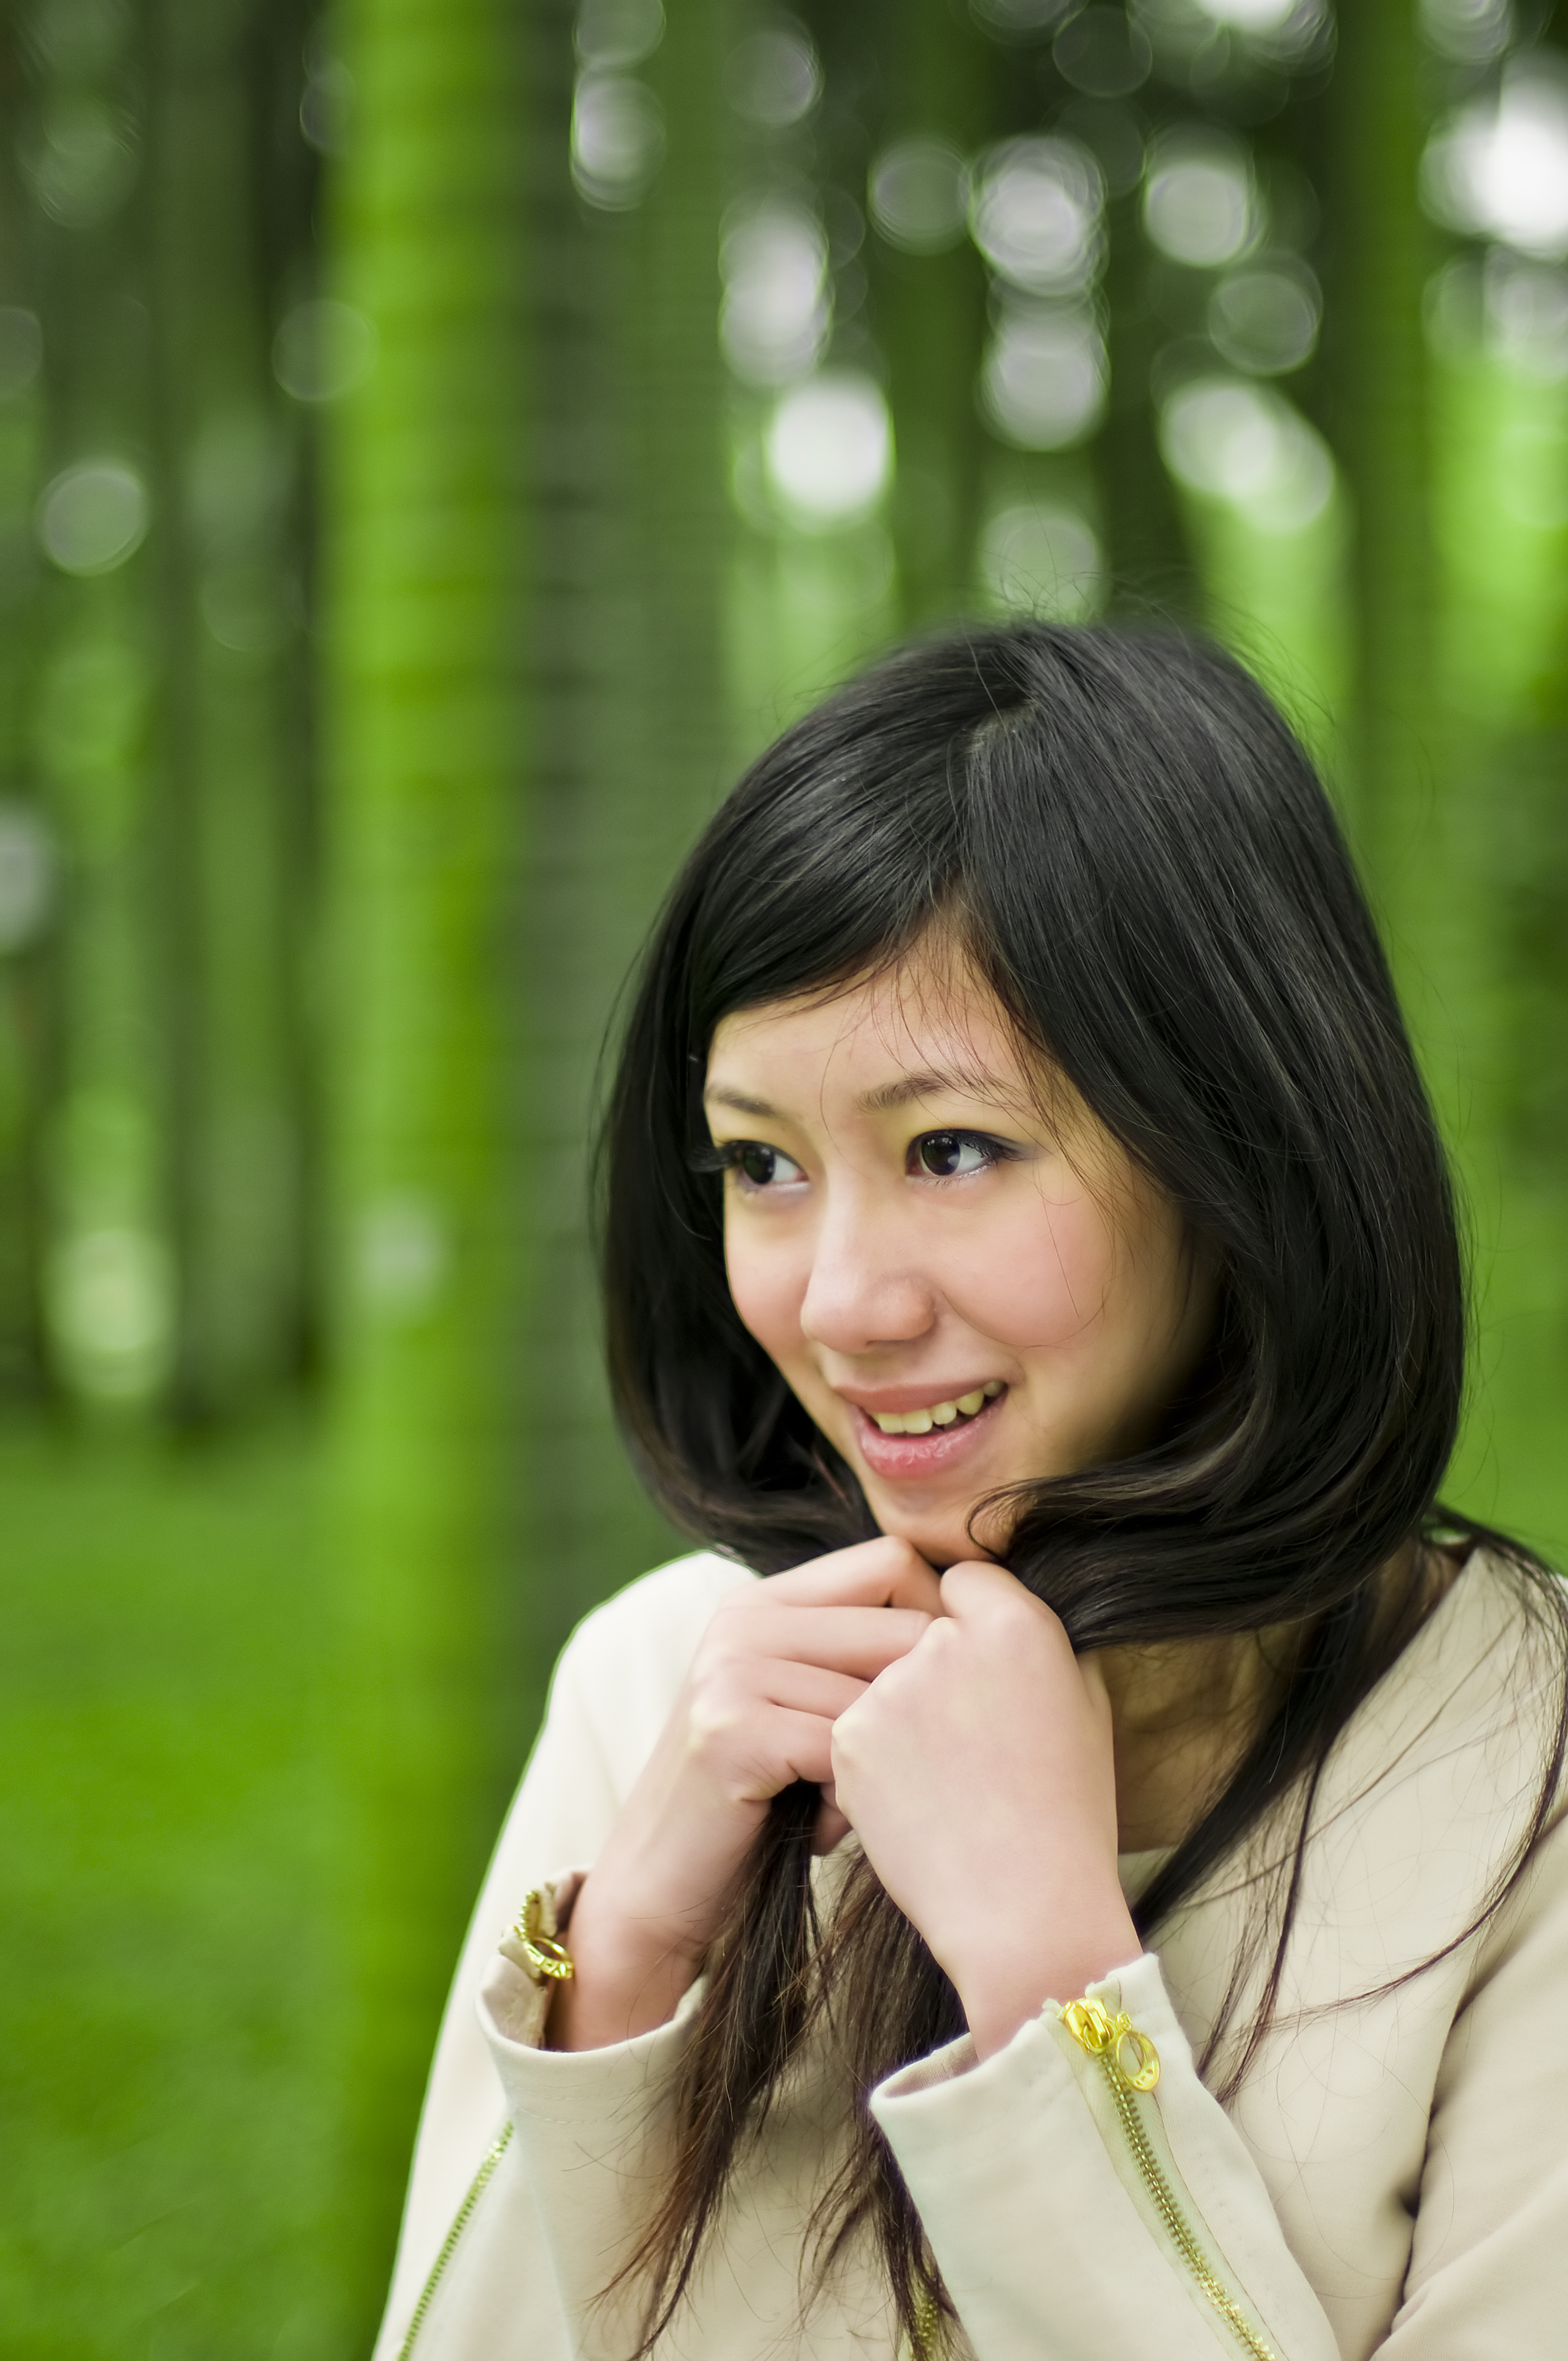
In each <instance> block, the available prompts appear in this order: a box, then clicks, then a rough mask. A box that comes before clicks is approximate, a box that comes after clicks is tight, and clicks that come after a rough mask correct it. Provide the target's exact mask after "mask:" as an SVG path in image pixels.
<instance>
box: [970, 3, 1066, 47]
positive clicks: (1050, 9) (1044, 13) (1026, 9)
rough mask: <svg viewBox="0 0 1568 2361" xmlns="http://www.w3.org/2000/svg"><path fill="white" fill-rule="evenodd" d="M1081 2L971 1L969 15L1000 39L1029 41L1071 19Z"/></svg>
mask: <svg viewBox="0 0 1568 2361" xmlns="http://www.w3.org/2000/svg"><path fill="white" fill-rule="evenodd" d="M1080 5H1082V0H970V10H971V12H972V14H973V15H974V16H976V17H977V18H978V20H979V22H980V23H981V24H982V25H983V26H984V27H985V28H986V30H987V31H988V32H991V33H1000V34H1001V36H1002V38H1003V40H1028V39H1030V38H1034V37H1036V36H1037V35H1038V34H1041V33H1048V32H1049V31H1050V29H1051V27H1053V26H1054V25H1059V24H1060V23H1061V22H1062V20H1063V18H1064V17H1066V16H1071V15H1072V13H1073V11H1074V10H1075V9H1076V8H1078V7H1080Z"/></svg>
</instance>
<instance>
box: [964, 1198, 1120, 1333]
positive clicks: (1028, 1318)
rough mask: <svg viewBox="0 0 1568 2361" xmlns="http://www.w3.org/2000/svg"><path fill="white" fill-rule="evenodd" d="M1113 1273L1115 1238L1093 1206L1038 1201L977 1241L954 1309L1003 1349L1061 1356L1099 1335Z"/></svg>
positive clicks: (1080, 1200)
mask: <svg viewBox="0 0 1568 2361" xmlns="http://www.w3.org/2000/svg"><path fill="white" fill-rule="evenodd" d="M1113 1266H1114V1246H1113V1239H1112V1235H1111V1233H1110V1231H1109V1229H1108V1227H1107V1225H1106V1223H1105V1219H1104V1216H1103V1215H1102V1213H1101V1211H1100V1209H1099V1207H1098V1206H1097V1205H1095V1204H1094V1202H1092V1200H1091V1199H1088V1198H1071V1199H1069V1200H1068V1201H1067V1202H1064V1203H1060V1204H1047V1205H1045V1206H1042V1205H1041V1203H1040V1201H1039V1199H1038V1198H1037V1197H1036V1198H1034V1199H1033V1200H1032V1202H1030V1203H1029V1204H1028V1205H1027V1206H1025V1207H1021V1208H1020V1209H1019V1211H1018V1212H1017V1213H1015V1214H1014V1215H1013V1216H1012V1218H1010V1219H1009V1220H1008V1221H1006V1222H1005V1223H1003V1224H999V1225H997V1226H994V1227H992V1228H991V1229H990V1230H989V1232H988V1233H987V1234H986V1235H984V1237H983V1239H982V1238H980V1237H977V1238H976V1240H975V1241H974V1251H973V1252H972V1254H970V1255H967V1256H965V1257H964V1258H963V1267H962V1268H961V1270H955V1273H954V1280H955V1284H954V1287H953V1299H954V1308H955V1310H958V1311H959V1312H961V1314H962V1316H963V1317H964V1319H965V1320H966V1321H967V1322H968V1323H970V1326H972V1327H975V1328H979V1329H981V1330H982V1331H983V1332H984V1333H985V1334H987V1335H989V1336H993V1337H994V1338H995V1339H996V1341H997V1343H998V1344H1001V1345H1014V1346H1016V1347H1018V1348H1019V1349H1020V1350H1027V1349H1028V1348H1029V1347H1030V1346H1033V1345H1046V1346H1054V1347H1057V1348H1058V1349H1059V1348H1061V1347H1063V1346H1066V1345H1071V1343H1072V1342H1073V1340H1074V1339H1075V1338H1077V1337H1080V1336H1082V1335H1084V1334H1086V1333H1087V1332H1091V1331H1092V1330H1094V1329H1095V1328H1097V1327H1098V1325H1099V1323H1100V1316H1101V1314H1102V1312H1103V1311H1104V1309H1105V1304H1106V1300H1107V1297H1108V1294H1109V1292H1110V1289H1111V1284H1112V1278H1113Z"/></svg>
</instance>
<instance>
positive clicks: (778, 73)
mask: <svg viewBox="0 0 1568 2361" xmlns="http://www.w3.org/2000/svg"><path fill="white" fill-rule="evenodd" d="M725 87H726V88H727V90H728V91H729V103H730V104H731V105H732V106H733V107H734V109H735V111H736V113H737V114H738V115H742V116H744V118H745V120H746V121H747V122H748V123H755V124H757V125H758V126H760V127H761V128H762V130H764V131H784V130H787V128H788V127H789V126H790V125H791V124H792V123H799V122H801V121H803V120H804V118H805V117H806V115H809V114H810V113H811V110H812V108H813V107H814V106H815V105H816V104H817V100H818V99H819V98H820V97H821V95H822V70H821V68H820V66H819V65H818V64H817V51H816V49H815V48H814V47H813V45H812V40H811V36H810V34H809V33H808V32H807V31H806V27H805V26H804V25H797V24H795V23H794V22H793V21H791V22H787V23H783V24H777V25H769V26H766V27H763V28H762V30H761V31H760V32H756V33H750V34H748V35H747V37H746V38H745V39H744V40H743V41H741V42H740V43H738V45H737V46H736V48H735V49H733V51H732V52H731V53H730V58H729V65H728V67H727V69H726V71H725Z"/></svg>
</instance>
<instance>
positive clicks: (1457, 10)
mask: <svg viewBox="0 0 1568 2361" xmlns="http://www.w3.org/2000/svg"><path fill="white" fill-rule="evenodd" d="M1420 19H1421V31H1422V33H1423V34H1424V35H1425V37H1426V38H1427V40H1428V41H1430V43H1431V46H1432V48H1433V49H1436V50H1438V51H1439V52H1440V54H1441V55H1442V56H1443V57H1445V58H1456V59H1458V60H1459V61H1460V63H1461V64H1462V65H1485V64H1486V61H1487V60H1488V59H1491V58H1498V57H1501V56H1502V54H1503V51H1504V50H1505V49H1507V48H1508V44H1509V42H1510V41H1511V40H1512V38H1513V36H1514V12H1513V9H1512V7H1511V6H1510V5H1509V0H1420Z"/></svg>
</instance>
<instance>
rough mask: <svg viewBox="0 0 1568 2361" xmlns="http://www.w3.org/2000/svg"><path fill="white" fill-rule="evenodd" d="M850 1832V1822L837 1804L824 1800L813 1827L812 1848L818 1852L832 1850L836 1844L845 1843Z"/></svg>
mask: <svg viewBox="0 0 1568 2361" xmlns="http://www.w3.org/2000/svg"><path fill="white" fill-rule="evenodd" d="M849 1833H850V1823H849V1821H848V1820H847V1819H846V1818H845V1817H844V1815H843V1813H842V1812H841V1811H840V1810H839V1806H837V1804H829V1803H828V1802H826V1801H824V1803H823V1806H822V1808H821V1810H820V1811H819V1812H818V1813H817V1819H816V1822H815V1824H814V1826H813V1828H812V1831H811V1850H812V1851H813V1852H817V1853H822V1852H831V1851H832V1850H833V1848H834V1846H835V1845H836V1844H842V1843H843V1841H844V1839H845V1838H846V1837H847V1836H848V1835H849Z"/></svg>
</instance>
